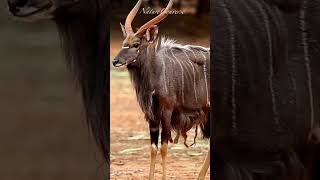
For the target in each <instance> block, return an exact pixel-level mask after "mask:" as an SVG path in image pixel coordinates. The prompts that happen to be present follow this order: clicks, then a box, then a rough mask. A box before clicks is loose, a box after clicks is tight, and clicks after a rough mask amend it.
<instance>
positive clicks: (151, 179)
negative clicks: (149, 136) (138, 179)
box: [149, 144, 158, 180]
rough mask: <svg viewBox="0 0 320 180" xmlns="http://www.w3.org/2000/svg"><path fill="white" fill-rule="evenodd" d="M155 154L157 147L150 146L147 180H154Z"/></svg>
mask: <svg viewBox="0 0 320 180" xmlns="http://www.w3.org/2000/svg"><path fill="white" fill-rule="evenodd" d="M157 152H158V148H157V146H156V145H155V144H151V147H150V155H151V162H150V171H149V180H153V179H154V172H155V167H156V158H157Z"/></svg>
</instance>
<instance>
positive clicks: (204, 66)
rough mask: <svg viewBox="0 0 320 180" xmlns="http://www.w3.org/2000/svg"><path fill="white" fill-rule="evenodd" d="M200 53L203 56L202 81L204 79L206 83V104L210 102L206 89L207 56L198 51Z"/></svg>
mask: <svg viewBox="0 0 320 180" xmlns="http://www.w3.org/2000/svg"><path fill="white" fill-rule="evenodd" d="M200 53H201V55H202V56H203V58H204V64H203V73H204V81H205V84H206V93H207V104H210V99H209V98H210V97H209V91H208V82H207V68H206V63H207V58H206V56H205V55H204V54H203V52H202V51H200Z"/></svg>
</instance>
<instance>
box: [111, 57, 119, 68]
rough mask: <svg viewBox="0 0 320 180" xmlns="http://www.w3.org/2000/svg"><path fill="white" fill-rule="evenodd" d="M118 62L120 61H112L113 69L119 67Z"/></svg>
mask: <svg viewBox="0 0 320 180" xmlns="http://www.w3.org/2000/svg"><path fill="white" fill-rule="evenodd" d="M119 62H120V60H119V59H117V58H116V59H114V60H113V61H112V64H113V66H114V67H119Z"/></svg>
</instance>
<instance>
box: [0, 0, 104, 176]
mask: <svg viewBox="0 0 320 180" xmlns="http://www.w3.org/2000/svg"><path fill="white" fill-rule="evenodd" d="M0 179H1V180H20V179H21V180H75V179H76V180H93V179H102V162H101V158H100V157H99V153H98V151H97V149H96V146H95V144H94V142H93V139H92V138H91V137H90V136H89V133H88V130H87V126H86V121H85V116H84V111H83V109H82V102H81V97H80V94H79V91H78V90H76V88H75V85H74V83H73V80H72V77H71V74H70V73H69V71H68V70H67V68H66V66H65V63H64V59H63V54H62V52H61V50H60V42H59V37H58V33H57V30H56V28H55V25H54V24H53V23H50V22H47V21H45V22H37V23H26V22H20V21H19V20H16V19H13V17H12V16H11V15H10V14H9V13H8V10H7V7H6V1H0Z"/></svg>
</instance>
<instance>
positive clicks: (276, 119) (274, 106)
mask: <svg viewBox="0 0 320 180" xmlns="http://www.w3.org/2000/svg"><path fill="white" fill-rule="evenodd" d="M256 4H257V5H258V8H259V11H260V12H261V14H262V17H263V22H264V25H265V29H266V32H267V40H268V50H269V54H268V56H269V57H268V58H269V78H268V79H269V89H270V94H271V101H272V113H273V120H274V122H275V124H276V126H277V128H278V127H279V126H278V125H279V114H278V110H277V104H276V96H275V92H274V87H273V77H274V70H273V47H272V40H271V31H270V22H269V19H268V16H267V14H266V12H265V10H264V9H263V7H261V5H260V4H259V3H258V2H257V3H256Z"/></svg>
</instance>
